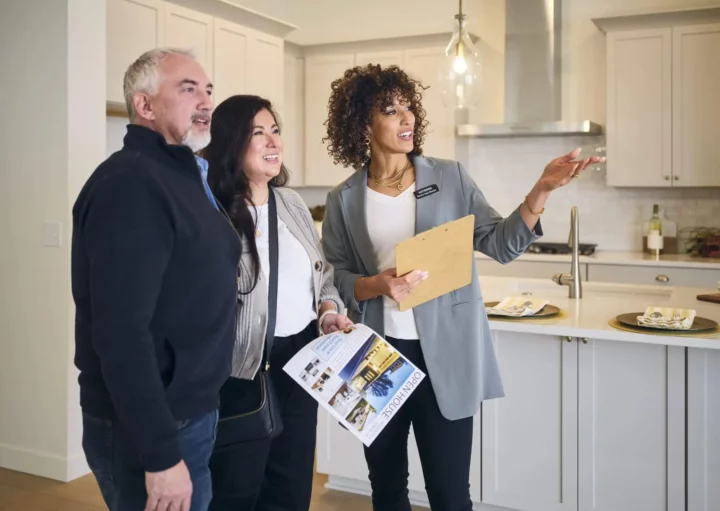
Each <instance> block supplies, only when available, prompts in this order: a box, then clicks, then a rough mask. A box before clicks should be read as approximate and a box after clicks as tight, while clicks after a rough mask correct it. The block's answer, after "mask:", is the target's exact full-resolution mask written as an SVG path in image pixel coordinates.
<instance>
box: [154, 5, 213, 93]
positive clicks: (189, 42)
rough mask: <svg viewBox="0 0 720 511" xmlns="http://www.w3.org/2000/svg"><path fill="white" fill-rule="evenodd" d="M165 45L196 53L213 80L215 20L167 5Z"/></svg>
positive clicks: (198, 13)
mask: <svg viewBox="0 0 720 511" xmlns="http://www.w3.org/2000/svg"><path fill="white" fill-rule="evenodd" d="M165 45H166V46H171V47H174V48H185V49H190V50H193V51H194V52H195V56H196V57H197V59H198V62H200V64H201V65H202V66H203V69H205V73H206V74H207V75H208V77H209V78H210V80H211V81H212V80H213V18H212V16H208V15H207V14H203V13H201V12H197V11H193V10H191V9H186V8H185V7H180V6H178V5H175V4H170V3H166V4H165Z"/></svg>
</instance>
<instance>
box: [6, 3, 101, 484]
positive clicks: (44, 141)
mask: <svg viewBox="0 0 720 511" xmlns="http://www.w3.org/2000/svg"><path fill="white" fill-rule="evenodd" d="M39 13H42V15H40V14H39ZM104 26H105V4H104V2H98V1H97V0H25V1H23V2H8V3H6V4H5V5H4V6H3V12H2V16H0V53H1V54H2V56H3V59H2V60H3V62H4V64H5V65H4V66H3V69H4V72H3V73H2V75H1V76H0V90H2V91H3V95H4V97H5V98H6V99H7V100H8V101H6V102H5V103H4V109H5V115H6V118H7V119H12V121H11V122H9V123H7V124H6V126H7V127H8V128H11V129H6V130H5V131H4V134H3V136H2V137H0V154H2V158H3V166H2V170H1V171H0V208H2V209H0V218H2V219H3V222H2V223H0V239H3V240H7V241H6V242H5V243H3V249H2V251H0V289H2V294H1V295H0V296H1V298H0V299H1V301H0V466H3V467H7V468H12V469H16V470H20V471H26V472H30V473H34V474H39V475H44V476H47V477H51V478H56V479H60V480H67V479H70V478H73V477H76V476H77V475H80V474H81V473H83V472H85V471H86V470H87V467H86V465H85V462H84V456H83V454H82V451H81V444H80V440H81V429H80V428H79V424H80V413H79V407H78V404H77V403H78V389H77V383H76V373H75V370H74V367H73V356H74V353H73V328H74V326H73V321H74V307H73V304H72V297H71V292H70V244H69V240H70V234H71V233H70V228H71V211H70V210H71V207H72V203H73V201H74V197H75V195H76V194H77V191H78V189H79V187H80V186H82V183H83V182H84V180H85V179H86V177H87V176H88V175H89V174H90V172H91V171H92V170H93V168H94V167H95V165H97V164H98V163H99V162H100V161H101V160H102V159H103V157H104V151H105V129H104V127H105V119H104V100H105V28H104ZM50 221H52V222H59V223H60V224H61V231H60V232H61V237H60V240H61V246H60V247H46V246H43V223H44V222H50Z"/></svg>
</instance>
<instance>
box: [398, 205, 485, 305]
mask: <svg viewBox="0 0 720 511" xmlns="http://www.w3.org/2000/svg"><path fill="white" fill-rule="evenodd" d="M474 227H475V215H468V216H466V217H463V218H460V219H459V220H453V221H452V222H448V223H445V224H442V225H438V226H437V227H433V228H432V229H430V230H428V231H425V232H422V233H420V234H418V235H416V236H414V237H413V238H410V239H409V240H406V241H403V242H402V243H399V244H398V245H397V247H395V267H396V274H397V275H398V276H402V275H405V274H407V273H410V272H411V271H413V270H421V271H426V272H428V278H427V279H426V280H424V281H422V282H420V284H418V285H417V287H415V289H413V290H412V292H411V293H410V295H408V297H407V298H405V299H404V300H402V301H401V302H400V303H399V304H398V306H399V307H398V308H399V309H400V310H401V311H406V310H409V309H412V308H413V307H415V306H417V305H420V304H421V303H425V302H427V301H430V300H432V299H434V298H437V297H438V296H441V295H444V294H445V293H449V292H450V291H454V290H456V289H459V288H461V287H463V286H467V285H468V284H470V280H471V279H472V265H473V261H474V258H473V231H474Z"/></svg>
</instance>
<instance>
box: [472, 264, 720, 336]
mask: <svg viewBox="0 0 720 511" xmlns="http://www.w3.org/2000/svg"><path fill="white" fill-rule="evenodd" d="M480 288H481V290H482V294H483V299H484V300H485V301H486V302H492V301H500V300H502V299H503V298H505V297H506V296H510V295H517V294H521V293H523V292H531V293H532V294H533V295H534V296H539V297H543V298H546V299H548V300H550V304H552V305H555V306H557V307H560V308H561V309H562V310H563V311H565V312H566V314H567V316H566V317H565V318H562V319H558V320H556V321H552V322H550V321H549V320H550V318H548V319H545V320H539V321H537V322H533V320H528V319H514V320H493V319H492V318H491V319H490V325H491V328H492V329H493V330H498V331H511V332H527V333H537V334H544V335H558V336H571V337H587V338H588V339H607V340H614V341H630V342H643V343H651V344H664V345H669V346H687V347H694V348H710V349H720V337H716V338H714V339H708V338H705V339H703V338H698V337H688V336H683V335H665V334H662V335H653V334H644V333H633V332H626V331H622V330H617V329H615V328H613V327H611V326H610V325H609V324H608V321H609V320H610V319H613V318H615V317H616V316H618V315H619V314H625V313H629V312H639V313H642V312H644V311H645V308H646V307H648V306H665V307H681V308H690V309H695V311H697V316H699V317H704V318H708V319H712V320H714V321H717V322H718V323H720V304H715V303H709V302H703V301H699V300H697V298H696V296H697V295H698V294H707V293H711V292H713V291H712V289H710V290H708V289H697V288H690V287H675V288H673V287H667V286H642V285H634V284H616V283H605V282H584V283H583V298H581V299H578V300H571V299H570V298H568V288H567V287H566V286H559V285H557V284H555V283H554V282H551V281H549V280H546V279H526V278H522V279H518V278H509V277H491V276H481V277H480Z"/></svg>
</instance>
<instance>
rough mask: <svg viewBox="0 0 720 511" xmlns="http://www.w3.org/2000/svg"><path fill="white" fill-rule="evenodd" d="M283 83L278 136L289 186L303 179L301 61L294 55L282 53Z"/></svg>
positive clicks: (303, 65)
mask: <svg viewBox="0 0 720 511" xmlns="http://www.w3.org/2000/svg"><path fill="white" fill-rule="evenodd" d="M283 80H284V82H285V90H284V91H283V93H284V100H283V103H284V104H283V112H282V113H281V114H280V115H281V124H282V138H283V144H284V146H285V149H284V155H283V160H284V162H285V167H286V168H287V169H288V171H289V172H290V182H289V183H288V185H289V186H291V187H295V186H302V184H303V183H304V181H305V171H304V163H305V134H304V131H303V124H304V123H303V118H304V115H305V113H304V112H305V108H304V104H305V61H304V60H303V59H302V58H300V57H297V56H295V55H288V54H287V53H286V54H285V69H284V76H283Z"/></svg>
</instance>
